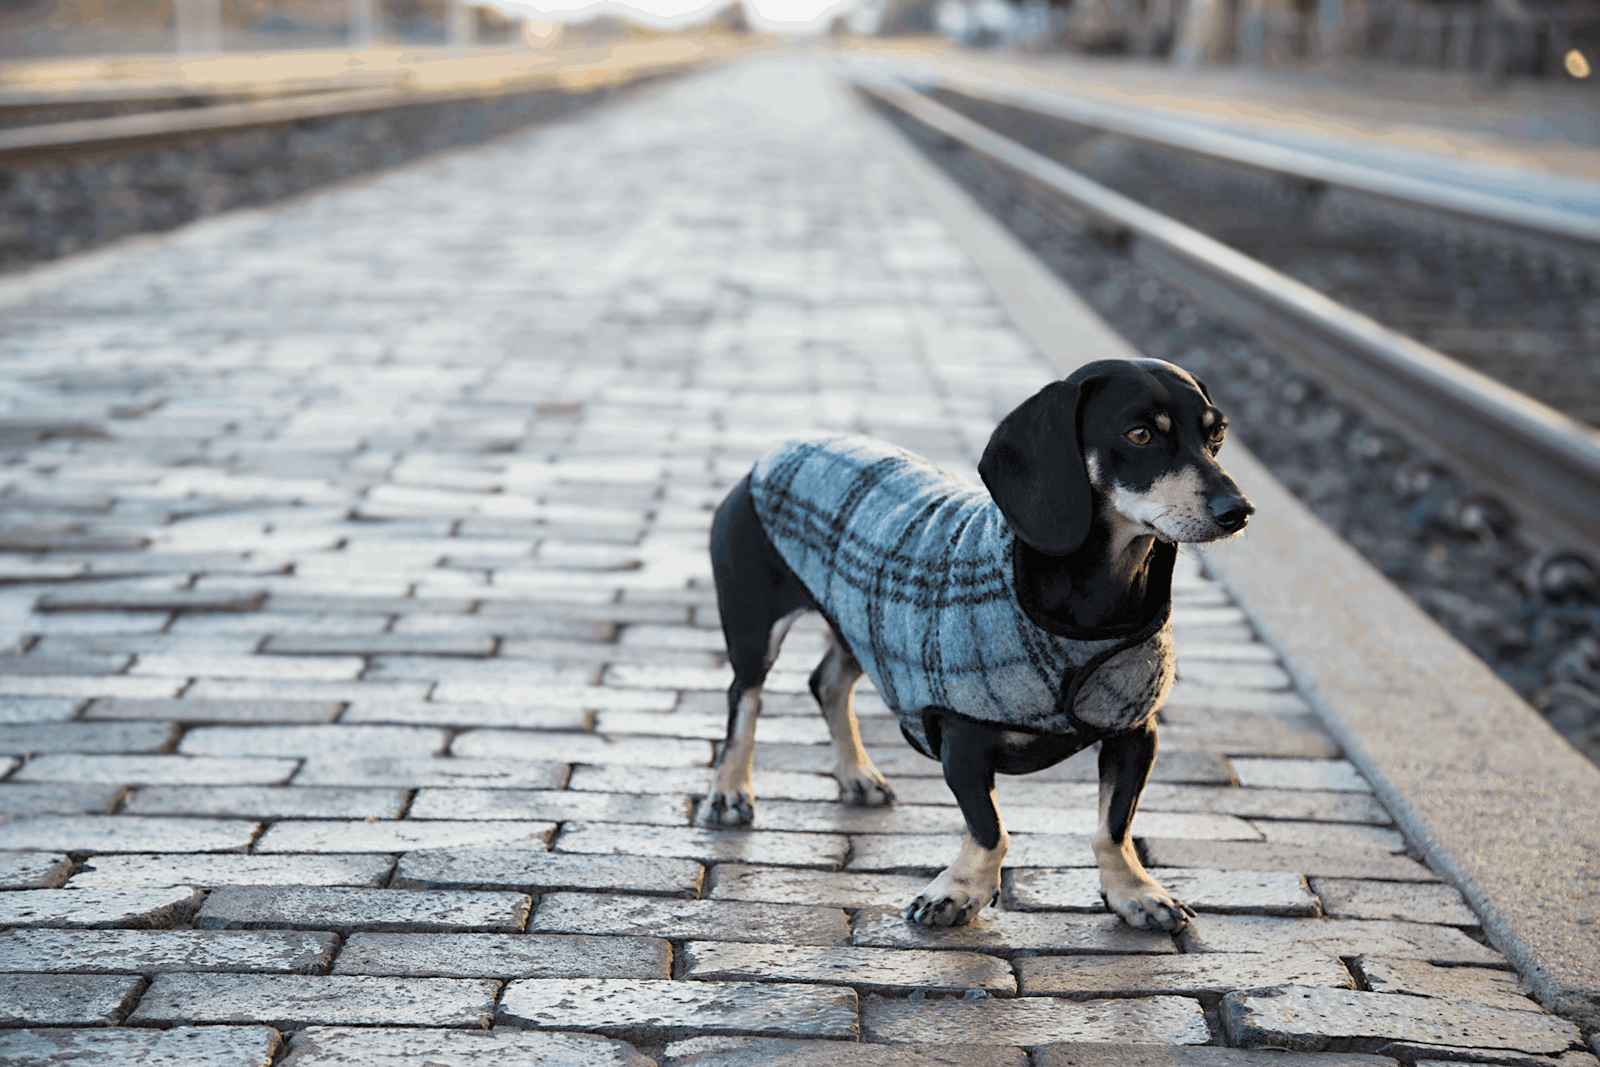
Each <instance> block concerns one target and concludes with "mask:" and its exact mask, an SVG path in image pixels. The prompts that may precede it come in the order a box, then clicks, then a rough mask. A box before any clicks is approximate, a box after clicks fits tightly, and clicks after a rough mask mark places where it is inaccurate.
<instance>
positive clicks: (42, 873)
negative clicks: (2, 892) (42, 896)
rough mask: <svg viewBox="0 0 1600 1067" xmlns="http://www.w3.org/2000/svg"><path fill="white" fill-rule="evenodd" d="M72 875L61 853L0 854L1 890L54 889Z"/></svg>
mask: <svg viewBox="0 0 1600 1067" xmlns="http://www.w3.org/2000/svg"><path fill="white" fill-rule="evenodd" d="M71 875H72V861H71V860H70V859H68V858H67V857H66V856H63V855H61V854H60V853H59V852H0V889H54V888H56V887H57V886H59V885H61V884H62V883H63V882H65V881H66V880H67V879H68V878H69V877H70V876H71Z"/></svg>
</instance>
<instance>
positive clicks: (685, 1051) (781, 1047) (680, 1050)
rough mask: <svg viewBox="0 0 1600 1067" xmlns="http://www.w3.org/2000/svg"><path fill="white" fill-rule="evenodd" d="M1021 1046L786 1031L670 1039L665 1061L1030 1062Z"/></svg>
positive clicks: (702, 1066) (874, 1066) (787, 1065)
mask: <svg viewBox="0 0 1600 1067" xmlns="http://www.w3.org/2000/svg"><path fill="white" fill-rule="evenodd" d="M1028 1062H1029V1060H1028V1054H1027V1053H1026V1052H1024V1051H1023V1050H1022V1049H1020V1048H1006V1047H999V1046H994V1045H861V1044H856V1043H854V1042H848V1041H844V1042H841V1041H801V1040H797V1039H794V1038H782V1037H691V1038H687V1039H685V1040H683V1041H674V1042H671V1043H670V1044H668V1045H667V1047H666V1052H665V1054H664V1056H663V1059H662V1060H661V1067H1028Z"/></svg>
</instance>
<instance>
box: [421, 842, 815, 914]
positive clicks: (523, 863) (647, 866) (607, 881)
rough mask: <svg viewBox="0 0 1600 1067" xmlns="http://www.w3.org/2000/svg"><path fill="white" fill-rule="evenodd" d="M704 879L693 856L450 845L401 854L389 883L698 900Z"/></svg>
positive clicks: (422, 886)
mask: <svg viewBox="0 0 1600 1067" xmlns="http://www.w3.org/2000/svg"><path fill="white" fill-rule="evenodd" d="M704 877H705V869H704V868H703V867H701V866H700V864H698V863H695V862H694V861H692V860H679V859H659V858H652V857H647V856H587V855H579V854H565V853H560V852H505V851H502V850H500V849H448V850H440V851H437V852H428V851H419V852H408V853H406V854H405V855H404V856H401V857H400V865H399V866H398V867H397V868H396V869H395V872H394V879H393V880H392V881H391V882H390V885H392V886H393V887H394V888H396V889H520V890H524V891H526V892H540V893H542V892H549V891H552V890H563V889H586V890H597V889H598V890H607V891H610V892H614V893H649V894H651V895H653V896H677V897H689V898H694V897H697V896H699V895H700V886H701V883H702V881H703V880H704ZM793 903H799V902H798V901H796V902H793ZM809 903H813V904H815V903H823V902H821V901H810V902H809Z"/></svg>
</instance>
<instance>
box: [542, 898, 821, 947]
mask: <svg viewBox="0 0 1600 1067" xmlns="http://www.w3.org/2000/svg"><path fill="white" fill-rule="evenodd" d="M528 930H529V932H530V933H561V934H612V935H620V936H637V935H641V934H642V935H645V936H654V937H669V938H672V939H673V940H685V939H689V938H697V939H701V940H706V941H774V942H779V943H783V944H790V945H847V944H849V943H850V922H849V918H848V917H847V916H846V915H845V913H844V912H843V911H842V910H840V909H838V908H819V907H811V906H806V905H800V904H746V903H741V902H737V901H720V900H676V899H670V898H655V897H632V896H626V897H613V896H598V895H593V894H589V893H552V894H550V895H549V896H547V897H545V898H544V899H543V900H541V901H540V903H539V910H538V911H537V912H535V913H534V916H533V922H532V923H531V924H530V925H529V927H528Z"/></svg>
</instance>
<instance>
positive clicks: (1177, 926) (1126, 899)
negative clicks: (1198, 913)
mask: <svg viewBox="0 0 1600 1067" xmlns="http://www.w3.org/2000/svg"><path fill="white" fill-rule="evenodd" d="M1100 899H1101V900H1103V901H1105V904H1106V910H1107V911H1111V912H1115V913H1116V914H1118V915H1120V916H1122V921H1123V922H1125V923H1127V924H1128V925H1129V926H1131V927H1133V928H1134V929H1135V930H1163V931H1165V932H1167V933H1169V934H1176V933H1178V932H1180V931H1182V930H1183V928H1184V927H1186V926H1188V925H1189V920H1190V919H1192V918H1194V909H1193V908H1191V907H1190V906H1189V905H1187V904H1185V903H1184V902H1183V901H1181V900H1179V899H1178V898H1177V897H1174V896H1173V895H1172V894H1171V893H1169V892H1167V891H1166V890H1165V889H1163V888H1161V886H1160V885H1158V884H1156V883H1155V882H1145V883H1143V884H1142V885H1138V886H1133V887H1131V888H1130V889H1129V890H1126V891H1123V892H1107V891H1105V890H1101V892H1100Z"/></svg>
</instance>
